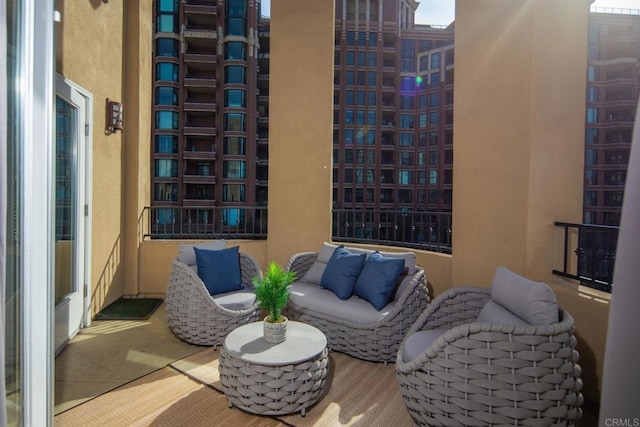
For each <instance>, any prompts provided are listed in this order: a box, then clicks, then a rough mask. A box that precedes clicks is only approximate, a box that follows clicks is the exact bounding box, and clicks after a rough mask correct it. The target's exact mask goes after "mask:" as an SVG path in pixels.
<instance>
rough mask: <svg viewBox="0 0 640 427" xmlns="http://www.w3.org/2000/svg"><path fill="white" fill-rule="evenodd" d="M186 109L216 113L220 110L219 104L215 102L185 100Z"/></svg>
mask: <svg viewBox="0 0 640 427" xmlns="http://www.w3.org/2000/svg"><path fill="white" fill-rule="evenodd" d="M184 110H185V111H206V112H211V113H215V112H216V111H218V104H216V103H215V102H185V103H184Z"/></svg>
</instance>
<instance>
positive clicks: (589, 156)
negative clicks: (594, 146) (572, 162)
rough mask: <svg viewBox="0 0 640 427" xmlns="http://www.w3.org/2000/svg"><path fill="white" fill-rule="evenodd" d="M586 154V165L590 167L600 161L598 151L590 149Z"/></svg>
mask: <svg viewBox="0 0 640 427" xmlns="http://www.w3.org/2000/svg"><path fill="white" fill-rule="evenodd" d="M585 154H586V156H585V157H586V159H585V160H586V163H587V164H588V165H595V164H596V162H597V161H598V152H597V151H596V150H591V149H589V150H587V151H586V153H585Z"/></svg>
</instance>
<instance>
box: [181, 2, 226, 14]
mask: <svg viewBox="0 0 640 427" xmlns="http://www.w3.org/2000/svg"><path fill="white" fill-rule="evenodd" d="M184 13H185V14H204V15H217V13H218V6H217V4H216V3H213V2H207V1H196V0H190V1H188V2H187V3H185V5H184Z"/></svg>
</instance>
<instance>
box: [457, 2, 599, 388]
mask: <svg viewBox="0 0 640 427" xmlns="http://www.w3.org/2000/svg"><path fill="white" fill-rule="evenodd" d="M588 6H589V2H588V1H587V0H584V1H583V0H578V1H566V2H558V1H553V0H537V1H528V0H458V1H457V2H456V30H455V31H456V34H455V45H456V49H455V64H456V65H455V95H454V96H455V98H454V115H455V122H454V146H455V159H454V168H455V171H456V172H455V174H454V193H453V206H454V209H453V224H454V232H453V254H454V256H453V264H452V279H453V285H454V286H459V285H464V284H477V285H482V286H488V285H490V283H491V277H492V275H493V273H494V271H495V268H496V267H497V266H499V265H503V266H506V267H507V268H510V269H511V270H513V271H515V272H517V273H519V274H522V275H524V276H527V277H529V278H531V279H533V280H540V281H545V282H547V283H550V284H551V286H552V287H553V289H554V291H555V292H556V294H557V295H558V298H559V301H560V305H561V306H562V307H563V308H564V309H566V310H567V311H569V312H570V313H571V314H572V315H573V316H574V317H575V318H576V327H577V336H578V338H579V346H578V350H579V351H580V353H581V354H582V366H583V378H584V383H585V394H586V395H587V397H589V398H591V399H593V400H598V398H599V392H598V389H599V385H598V384H599V378H600V376H601V372H602V360H603V352H604V343H605V335H606V324H607V318H608V301H607V299H608V297H606V296H604V298H603V296H602V295H600V296H597V297H593V296H589V294H588V293H587V292H585V291H583V290H582V289H581V288H580V287H579V286H577V285H576V284H574V283H571V282H570V281H565V280H562V279H560V278H558V277H555V276H553V274H552V270H553V269H554V268H557V269H558V268H561V265H562V264H561V263H562V257H563V253H562V249H563V240H562V238H563V234H562V230H560V229H558V228H556V227H555V226H554V221H566V222H577V223H580V222H582V189H583V188H582V185H583V176H584V175H583V158H584V120H585V119H584V117H585V101H584V100H585V91H586V64H587V20H588Z"/></svg>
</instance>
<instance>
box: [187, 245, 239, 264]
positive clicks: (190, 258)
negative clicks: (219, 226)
mask: <svg viewBox="0 0 640 427" xmlns="http://www.w3.org/2000/svg"><path fill="white" fill-rule="evenodd" d="M194 247H196V248H198V249H206V250H209V251H217V250H220V249H225V248H226V247H227V242H226V241H225V240H212V241H207V242H202V243H185V244H182V245H180V247H179V248H178V261H180V262H182V263H184V264H187V265H190V266H191V265H196V253H195V251H194V250H193V248H194Z"/></svg>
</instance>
